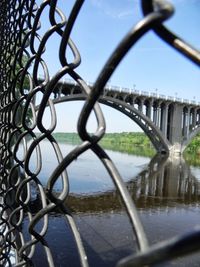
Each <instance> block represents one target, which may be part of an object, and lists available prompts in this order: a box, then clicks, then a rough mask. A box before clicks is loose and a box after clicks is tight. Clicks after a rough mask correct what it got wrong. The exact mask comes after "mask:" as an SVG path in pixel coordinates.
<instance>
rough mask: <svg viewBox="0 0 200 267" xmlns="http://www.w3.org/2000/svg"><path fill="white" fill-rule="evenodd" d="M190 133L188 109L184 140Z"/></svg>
mask: <svg viewBox="0 0 200 267" xmlns="http://www.w3.org/2000/svg"><path fill="white" fill-rule="evenodd" d="M189 132H190V108H188V116H187V126H186V138H188V136H189Z"/></svg>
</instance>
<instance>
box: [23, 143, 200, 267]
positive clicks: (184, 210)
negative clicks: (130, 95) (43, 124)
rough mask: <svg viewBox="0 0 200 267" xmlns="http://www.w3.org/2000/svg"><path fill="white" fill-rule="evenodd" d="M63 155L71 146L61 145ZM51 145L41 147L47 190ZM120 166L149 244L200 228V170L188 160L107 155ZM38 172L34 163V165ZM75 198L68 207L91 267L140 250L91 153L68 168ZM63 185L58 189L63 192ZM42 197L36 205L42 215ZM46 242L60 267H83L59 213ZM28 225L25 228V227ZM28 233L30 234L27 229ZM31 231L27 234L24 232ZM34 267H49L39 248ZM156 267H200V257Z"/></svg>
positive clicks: (105, 265) (52, 216)
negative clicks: (40, 207)
mask: <svg viewBox="0 0 200 267" xmlns="http://www.w3.org/2000/svg"><path fill="white" fill-rule="evenodd" d="M60 147H61V150H62V152H63V154H64V155H66V154H67V153H68V152H69V151H71V150H72V149H73V146H72V145H69V144H60ZM51 150H52V148H51V147H50V145H49V144H48V143H47V142H44V143H43V144H42V146H41V151H42V159H43V166H42V170H41V172H40V174H39V176H38V178H39V179H40V181H41V183H42V184H43V186H44V187H45V186H46V183H47V180H48V177H49V176H50V174H51V172H52V171H53V170H54V168H55V167H56V165H57V160H56V158H55V157H54V152H53V151H51ZM107 153H108V154H109V156H110V157H111V158H112V160H113V161H114V163H115V165H116V166H117V168H118V170H119V172H120V174H121V176H122V177H123V180H124V181H125V182H126V185H127V188H128V190H129V192H130V194H131V196H132V198H133V200H134V202H135V204H136V206H137V208H138V212H139V216H140V218H141V221H142V223H143V225H144V229H145V232H146V234H147V237H148V240H149V242H150V244H155V243H156V242H158V241H162V240H165V239H167V238H170V237H173V236H174V235H178V234H183V233H185V232H188V231H190V230H192V229H193V228H194V227H196V226H198V225H199V222H200V220H199V219H200V213H199V210H200V209H199V208H200V207H199V204H200V166H198V165H197V164H196V165H195V166H193V165H192V163H191V162H190V165H189V163H188V161H186V160H185V159H184V158H183V157H177V158H173V159H172V158H166V157H161V156H155V157H154V158H149V157H144V156H136V155H130V154H126V153H120V152H114V151H107ZM32 162H33V163H32V164H33V168H34V164H35V163H34V159H33V161H32ZM68 176H69V184H70V195H69V198H68V200H67V206H68V207H70V210H71V211H73V215H74V219H75V222H76V224H77V226H78V229H79V231H80V234H81V237H82V240H83V244H84V247H85V250H86V253H87V256H88V262H89V264H90V266H92V267H93V266H94V267H100V266H102V267H108V266H109V267H112V266H115V264H116V262H117V261H118V260H119V259H121V258H122V257H125V256H127V255H130V254H131V253H134V252H135V251H136V249H137V247H136V242H135V237H134V236H133V233H132V229H131V225H130V223H129V219H128V217H127V214H126V212H125V209H124V207H123V205H122V204H121V201H120V199H119V196H118V193H117V192H116V190H115V187H114V185H113V183H112V181H111V179H110V177H109V175H108V174H107V172H106V171H105V169H104V167H103V165H102V163H101V162H100V161H99V160H98V159H97V157H96V156H95V155H94V154H93V153H92V152H86V153H84V154H83V155H81V156H80V157H78V158H77V160H76V161H74V162H73V163H72V164H71V165H70V166H69V168H68ZM60 189H61V182H57V183H56V184H55V186H54V191H55V193H56V192H58V193H59V191H60ZM37 205H38V196H37V194H36V195H35V199H33V201H32V207H33V209H35V210H37V209H38V206H37ZM49 218H50V220H49V228H48V232H47V235H46V240H47V242H48V244H49V247H50V249H51V251H52V254H53V257H54V261H55V266H62V267H64V266H68V267H76V266H77V267H78V266H80V264H79V260H78V254H77V250H76V245H75V243H74V241H73V238H72V234H71V231H70V229H69V225H68V224H67V223H66V220H65V219H64V217H63V216H62V214H60V213H59V212H55V213H52V214H50V216H49ZM24 225H26V224H24ZM24 228H26V227H25V226H24ZM25 231H26V230H25V229H24V232H25ZM33 259H34V264H35V265H34V266H38V267H39V266H43V267H44V266H47V262H46V259H45V256H44V252H43V249H42V248H41V247H40V246H39V245H38V246H37V247H36V253H35V256H34V258H33ZM156 266H165V267H166V266H194V267H195V266H200V253H196V254H193V255H192V256H187V257H184V258H179V259H176V260H173V261H170V262H166V263H163V264H160V265H156Z"/></svg>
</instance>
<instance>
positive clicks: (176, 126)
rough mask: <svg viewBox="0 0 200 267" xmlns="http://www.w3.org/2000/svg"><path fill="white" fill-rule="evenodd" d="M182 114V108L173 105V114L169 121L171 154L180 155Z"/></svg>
mask: <svg viewBox="0 0 200 267" xmlns="http://www.w3.org/2000/svg"><path fill="white" fill-rule="evenodd" d="M182 112H183V107H182V106H181V105H177V104H174V105H173V112H172V116H171V119H170V139H171V140H170V141H171V143H172V147H171V149H170V153H171V154H177V153H178V154H181V153H182V145H181V144H182ZM188 122H189V121H188Z"/></svg>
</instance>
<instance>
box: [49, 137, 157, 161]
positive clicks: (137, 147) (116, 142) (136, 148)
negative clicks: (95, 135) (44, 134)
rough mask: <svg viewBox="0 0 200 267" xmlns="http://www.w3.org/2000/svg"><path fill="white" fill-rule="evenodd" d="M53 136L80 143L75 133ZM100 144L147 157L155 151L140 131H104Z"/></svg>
mask: <svg viewBox="0 0 200 267" xmlns="http://www.w3.org/2000/svg"><path fill="white" fill-rule="evenodd" d="M53 136H54V137H55V139H56V140H57V141H58V142H61V143H68V144H80V143H81V140H80V137H79V136H78V134H77V133H54V134H53ZM100 145H101V146H102V147H103V148H105V149H108V150H112V151H118V152H122V153H128V154H134V155H142V156H147V157H153V156H154V155H155V153H156V151H155V149H154V148H153V145H152V144H151V142H150V140H149V138H148V137H147V136H146V135H145V134H144V133H142V132H133V133H132V132H131V133H130V132H123V133H106V134H105V135H104V137H103V138H102V140H101V141H100Z"/></svg>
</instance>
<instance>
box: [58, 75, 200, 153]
mask: <svg viewBox="0 0 200 267" xmlns="http://www.w3.org/2000/svg"><path fill="white" fill-rule="evenodd" d="M88 85H89V86H90V87H91V88H92V86H93V84H88ZM53 98H54V100H53V101H54V103H55V104H56V103H61V102H65V101H74V100H84V99H85V98H86V95H85V93H84V92H83V90H82V89H81V87H80V86H79V85H78V84H77V83H76V82H74V81H73V80H68V79H67V80H63V81H62V82H59V83H58V84H57V85H56V87H55V88H54V96H53ZM99 102H100V103H103V104H105V105H107V106H110V107H112V108H114V109H117V110H118V111H120V112H122V113H124V114H125V115H127V116H128V117H129V118H130V119H132V120H133V121H134V122H136V123H137V124H138V125H139V126H140V127H141V128H142V130H143V131H144V132H145V133H146V135H147V136H148V137H149V138H150V140H151V142H152V144H153V145H154V147H155V149H156V150H157V151H158V152H159V153H166V154H174V153H178V154H182V152H183V151H184V149H185V148H186V146H187V145H188V144H189V143H190V141H191V140H192V138H193V137H194V136H195V135H196V134H197V133H198V132H199V131H200V103H199V102H198V103H197V102H196V101H189V100H187V99H181V98H177V97H171V96H165V95H160V94H157V93H150V92H145V91H139V90H133V89H128V88H121V87H116V86H106V87H105V89H104V92H103V93H102V95H101V96H100V98H99Z"/></svg>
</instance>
